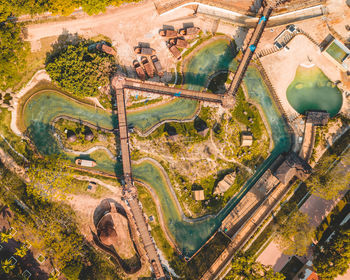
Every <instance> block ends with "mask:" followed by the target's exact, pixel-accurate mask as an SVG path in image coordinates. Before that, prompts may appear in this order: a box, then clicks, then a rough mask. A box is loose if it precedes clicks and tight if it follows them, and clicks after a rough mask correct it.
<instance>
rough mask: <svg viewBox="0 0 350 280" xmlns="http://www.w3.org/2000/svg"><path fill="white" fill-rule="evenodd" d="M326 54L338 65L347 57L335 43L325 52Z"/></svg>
mask: <svg viewBox="0 0 350 280" xmlns="http://www.w3.org/2000/svg"><path fill="white" fill-rule="evenodd" d="M326 52H327V53H328V54H329V55H330V56H331V57H333V58H334V59H335V60H336V61H338V62H339V63H342V62H343V60H344V59H345V58H346V57H347V53H346V52H345V51H343V50H342V49H341V48H340V47H339V46H338V45H337V44H336V43H335V42H333V43H332V44H331V45H330V46H329V47H328V48H327V50H326Z"/></svg>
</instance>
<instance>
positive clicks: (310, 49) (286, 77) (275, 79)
mask: <svg viewBox="0 0 350 280" xmlns="http://www.w3.org/2000/svg"><path fill="white" fill-rule="evenodd" d="M300 46H303V47H302V48H301V47H300ZM288 47H289V50H288V51H287V50H281V51H279V52H277V53H274V54H271V55H268V56H265V57H262V58H260V61H261V63H262V64H263V66H264V68H265V70H266V72H267V75H268V76H269V79H270V81H271V83H272V84H273V86H274V87H275V90H276V93H277V95H278V97H279V99H280V100H281V103H282V106H283V108H284V110H285V111H286V112H287V114H288V115H289V116H294V115H298V113H297V112H296V111H295V110H294V108H293V107H292V106H291V105H290V104H289V102H288V100H287V95H286V92H287V88H288V86H289V85H290V84H291V83H292V81H293V80H294V77H295V73H296V70H297V68H298V67H299V66H303V67H312V65H314V66H316V67H318V68H320V69H321V71H322V72H323V73H324V74H325V75H326V76H327V77H328V78H329V79H330V80H331V81H332V82H335V81H337V80H341V72H340V70H339V69H338V68H337V67H336V66H335V65H334V64H333V63H332V62H331V61H329V59H328V58H326V57H325V56H324V55H323V54H321V52H320V50H319V47H318V46H316V45H315V44H314V43H312V42H311V41H310V40H309V39H308V38H306V37H305V36H296V37H295V38H294V39H293V40H292V41H291V42H290V43H289V44H288Z"/></svg>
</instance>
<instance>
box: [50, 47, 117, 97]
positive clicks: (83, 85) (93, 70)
mask: <svg viewBox="0 0 350 280" xmlns="http://www.w3.org/2000/svg"><path fill="white" fill-rule="evenodd" d="M91 43H92V42H90V41H85V40H83V41H81V42H79V43H77V44H75V45H74V44H71V45H68V46H66V47H64V48H63V49H62V50H60V51H59V52H54V53H53V54H51V55H50V56H48V58H47V61H46V71H47V72H48V73H49V75H50V77H51V79H52V80H53V81H55V82H57V83H58V84H59V85H60V86H61V87H62V89H64V90H66V91H68V92H71V93H73V94H76V95H78V96H96V95H97V94H98V88H99V87H100V86H104V85H106V84H108V82H109V76H110V75H111V73H113V72H114V70H115V64H114V57H112V56H110V55H107V54H105V53H103V52H99V51H93V50H91V51H90V50H89V45H90V44H91Z"/></svg>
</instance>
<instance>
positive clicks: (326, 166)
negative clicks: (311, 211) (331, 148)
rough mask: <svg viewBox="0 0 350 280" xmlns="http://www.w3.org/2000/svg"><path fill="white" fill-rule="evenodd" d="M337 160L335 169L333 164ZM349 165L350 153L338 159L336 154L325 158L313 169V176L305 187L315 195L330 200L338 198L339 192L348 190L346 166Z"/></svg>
mask: <svg viewBox="0 0 350 280" xmlns="http://www.w3.org/2000/svg"><path fill="white" fill-rule="evenodd" d="M336 160H339V162H338V163H337V165H336V166H335V167H332V165H333V163H334V162H335V161H336ZM349 164H350V153H349V152H348V153H346V154H345V155H343V156H342V157H341V158H340V159H338V158H337V156H336V154H332V155H329V156H326V157H324V158H322V159H321V161H320V162H319V163H318V164H317V165H316V167H315V168H314V171H313V174H312V176H311V177H310V179H309V180H308V182H307V185H308V187H309V189H310V190H311V192H312V193H314V194H315V195H317V196H319V197H321V198H324V199H327V200H332V199H334V198H335V197H337V196H338V194H339V192H341V191H344V190H346V189H348V188H349V184H350V173H349V172H347V170H346V168H345V167H346V166H348V165H349Z"/></svg>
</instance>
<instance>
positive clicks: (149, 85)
mask: <svg viewBox="0 0 350 280" xmlns="http://www.w3.org/2000/svg"><path fill="white" fill-rule="evenodd" d="M124 88H127V89H133V90H137V91H141V92H150V93H156V94H164V95H169V96H175V97H182V98H188V99H194V100H199V101H206V102H213V103H219V104H221V105H223V106H224V107H229V106H232V105H233V103H234V102H233V98H232V97H229V96H227V94H215V93H209V92H202V91H195V90H189V89H182V88H173V87H168V86H166V85H164V84H161V83H157V82H142V81H140V80H135V79H130V78H125V82H124Z"/></svg>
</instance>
